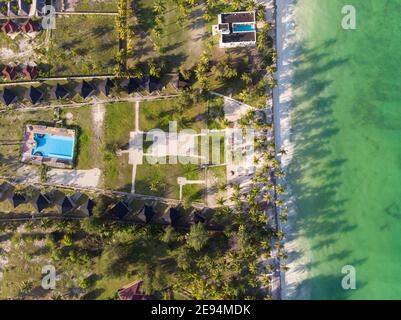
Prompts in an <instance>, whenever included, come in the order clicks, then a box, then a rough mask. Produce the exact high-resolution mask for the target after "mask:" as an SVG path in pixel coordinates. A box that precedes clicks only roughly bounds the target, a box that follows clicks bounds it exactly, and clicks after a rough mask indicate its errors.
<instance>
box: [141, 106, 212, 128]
mask: <svg viewBox="0 0 401 320" xmlns="http://www.w3.org/2000/svg"><path fill="white" fill-rule="evenodd" d="M177 102H178V99H176V98H173V99H166V100H158V101H145V102H142V103H141V104H140V108H141V109H140V110H141V111H140V115H139V128H140V130H141V131H149V130H152V129H161V130H164V131H168V127H169V121H177V125H178V129H187V128H191V129H194V130H196V131H198V132H199V131H200V130H201V129H206V128H207V123H206V118H207V103H206V102H199V103H196V104H194V105H192V106H188V107H187V108H184V110H183V112H182V114H181V113H180V112H179V110H178V109H177Z"/></svg>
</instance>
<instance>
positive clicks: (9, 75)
mask: <svg viewBox="0 0 401 320" xmlns="http://www.w3.org/2000/svg"><path fill="white" fill-rule="evenodd" d="M1 73H2V74H3V76H4V78H5V79H6V80H14V79H15V78H16V77H17V67H13V66H10V65H7V66H6V67H5V68H4V69H3V71H2V72H1Z"/></svg>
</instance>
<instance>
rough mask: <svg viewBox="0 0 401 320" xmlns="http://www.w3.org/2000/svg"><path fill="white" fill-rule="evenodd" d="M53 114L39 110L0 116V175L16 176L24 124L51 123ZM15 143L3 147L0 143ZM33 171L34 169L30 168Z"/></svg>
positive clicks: (20, 164) (19, 163) (19, 165)
mask: <svg viewBox="0 0 401 320" xmlns="http://www.w3.org/2000/svg"><path fill="white" fill-rule="evenodd" d="M52 120H53V112H52V111H50V110H41V111H36V112H7V113H3V114H1V116H0V174H1V175H7V176H9V175H16V174H17V170H18V169H19V168H21V166H22V163H21V162H20V160H21V145H20V144H19V143H18V141H22V139H23V132H24V129H25V124H27V123H28V122H32V121H34V122H41V121H43V122H45V123H51V122H52ZM3 141H4V142H6V141H15V144H13V145H4V144H2V142H3ZM32 170H35V167H32Z"/></svg>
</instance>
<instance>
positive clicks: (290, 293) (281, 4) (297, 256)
mask: <svg viewBox="0 0 401 320" xmlns="http://www.w3.org/2000/svg"><path fill="white" fill-rule="evenodd" d="M295 9H296V5H295V1H294V0H278V1H277V37H278V39H277V53H278V74H277V79H278V83H279V85H278V87H277V88H276V89H275V95H274V96H275V101H274V106H275V110H276V112H275V123H276V127H275V130H276V132H275V134H276V144H277V148H278V149H282V148H284V149H285V150H286V151H287V155H284V156H282V157H281V163H282V166H283V168H284V169H285V170H286V171H287V172H288V166H289V164H290V162H291V159H292V154H293V151H294V145H293V143H292V142H291V119H290V116H291V115H290V109H291V106H292V97H293V91H292V88H291V81H292V75H293V74H292V72H293V62H294V61H295V59H296V49H297V39H296V25H295V21H294V17H295V16H294V11H295ZM277 97H278V98H277ZM287 192H288V197H287V199H286V204H287V206H288V209H289V215H288V224H287V225H286V226H284V231H285V233H286V235H287V241H286V243H285V249H286V253H287V254H288V261H287V266H288V268H289V271H288V272H286V273H285V274H284V275H283V278H282V288H281V290H282V292H281V295H282V299H308V298H309V297H310V290H309V289H308V288H306V287H305V286H302V288H301V287H299V285H300V284H301V283H302V282H303V281H304V280H306V279H307V278H308V268H307V265H308V264H309V262H310V258H309V252H310V251H309V250H308V248H307V244H306V243H305V241H303V240H302V235H300V234H295V231H294V230H293V229H292V228H291V226H292V225H293V222H294V220H295V219H296V207H295V202H294V197H293V196H292V193H291V188H290V186H288V185H287Z"/></svg>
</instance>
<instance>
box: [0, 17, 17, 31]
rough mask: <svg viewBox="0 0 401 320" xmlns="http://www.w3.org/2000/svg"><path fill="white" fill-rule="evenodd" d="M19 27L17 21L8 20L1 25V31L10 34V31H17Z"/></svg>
mask: <svg viewBox="0 0 401 320" xmlns="http://www.w3.org/2000/svg"><path fill="white" fill-rule="evenodd" d="M18 29H19V27H18V25H17V24H16V23H15V22H12V21H11V20H8V21H7V22H6V23H5V24H3V25H2V26H1V31H3V32H5V33H7V34H10V33H15V32H17V31H18Z"/></svg>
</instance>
